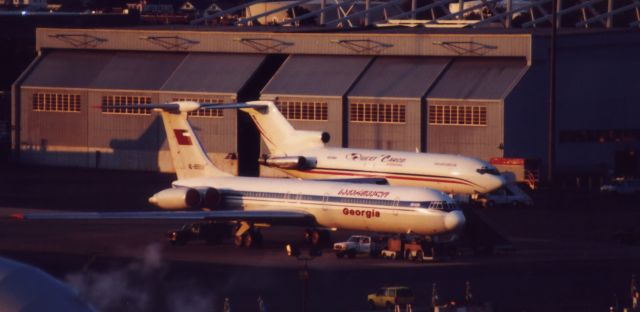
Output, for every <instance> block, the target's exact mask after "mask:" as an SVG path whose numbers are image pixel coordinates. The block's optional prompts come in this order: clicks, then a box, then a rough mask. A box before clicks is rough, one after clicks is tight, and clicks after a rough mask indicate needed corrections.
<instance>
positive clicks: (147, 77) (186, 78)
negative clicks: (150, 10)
mask: <svg viewBox="0 0 640 312" xmlns="http://www.w3.org/2000/svg"><path fill="white" fill-rule="evenodd" d="M264 58H265V56H264V55H262V54H228V53H216V54H214V53H162V52H160V53H158V52H150V53H149V52H136V51H128V52H114V51H99V50H98V51H87V50H50V51H47V52H46V53H44V54H43V57H42V58H41V61H40V62H39V63H38V64H37V65H36V66H35V67H34V69H33V71H32V72H31V73H30V74H29V75H28V77H27V78H26V80H25V82H24V84H23V86H28V87H53V88H88V89H117V90H150V91H157V90H163V91H191V92H219V93H237V92H238V91H239V90H240V89H241V88H242V87H243V86H244V84H245V83H246V82H247V81H248V80H249V78H250V77H251V75H252V74H253V73H254V72H255V71H256V69H257V68H258V66H260V64H261V63H262V62H263V60H264Z"/></svg>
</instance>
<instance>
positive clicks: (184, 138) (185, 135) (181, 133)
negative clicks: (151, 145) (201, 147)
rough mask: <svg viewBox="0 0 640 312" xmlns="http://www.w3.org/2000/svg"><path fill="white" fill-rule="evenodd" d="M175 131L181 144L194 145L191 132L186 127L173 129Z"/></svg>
mask: <svg viewBox="0 0 640 312" xmlns="http://www.w3.org/2000/svg"><path fill="white" fill-rule="evenodd" d="M173 133H174V134H175V135H176V140H177V141H178V144H179V145H192V144H193V143H192V142H191V134H190V133H189V132H188V131H187V130H184V129H173Z"/></svg>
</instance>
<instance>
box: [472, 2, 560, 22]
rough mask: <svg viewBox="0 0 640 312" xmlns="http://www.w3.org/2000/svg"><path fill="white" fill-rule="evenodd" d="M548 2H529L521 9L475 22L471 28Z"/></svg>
mask: <svg viewBox="0 0 640 312" xmlns="http://www.w3.org/2000/svg"><path fill="white" fill-rule="evenodd" d="M549 1H551V0H540V1H536V2H531V3H530V4H527V5H524V6H521V7H519V8H517V9H515V10H512V11H511V12H504V13H500V14H498V15H494V16H492V17H489V18H487V19H485V20H482V21H479V22H477V23H475V24H473V25H471V26H472V27H478V26H482V25H485V24H489V23H492V22H495V21H498V20H501V19H503V18H504V17H505V16H507V15H509V14H513V13H518V12H520V11H526V10H529V9H530V8H533V7H539V6H540V5H542V4H545V3H547V2H549Z"/></svg>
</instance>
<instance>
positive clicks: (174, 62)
mask: <svg viewBox="0 0 640 312" xmlns="http://www.w3.org/2000/svg"><path fill="white" fill-rule="evenodd" d="M185 56H186V54H183V53H146V52H116V53H115V55H114V56H113V58H111V61H110V62H109V63H108V64H107V65H106V66H104V68H103V69H102V71H101V72H100V74H99V75H98V76H97V77H96V79H95V80H94V82H93V83H92V85H91V87H93V88H99V89H120V90H159V89H160V88H161V87H162V85H163V84H164V83H165V82H166V81H167V79H169V76H170V75H171V74H172V73H173V71H174V70H175V68H176V67H177V66H178V64H180V62H182V60H183V59H184V57H185Z"/></svg>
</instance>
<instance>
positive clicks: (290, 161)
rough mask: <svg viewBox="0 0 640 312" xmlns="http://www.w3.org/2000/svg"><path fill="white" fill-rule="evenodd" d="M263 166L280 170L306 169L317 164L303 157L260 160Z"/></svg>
mask: <svg viewBox="0 0 640 312" xmlns="http://www.w3.org/2000/svg"><path fill="white" fill-rule="evenodd" d="M258 162H259V163H260V164H261V165H264V166H269V167H275V168H280V169H305V168H313V167H315V162H314V161H311V160H310V159H307V158H305V157H303V156H290V157H265V158H260V159H259V160H258Z"/></svg>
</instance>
